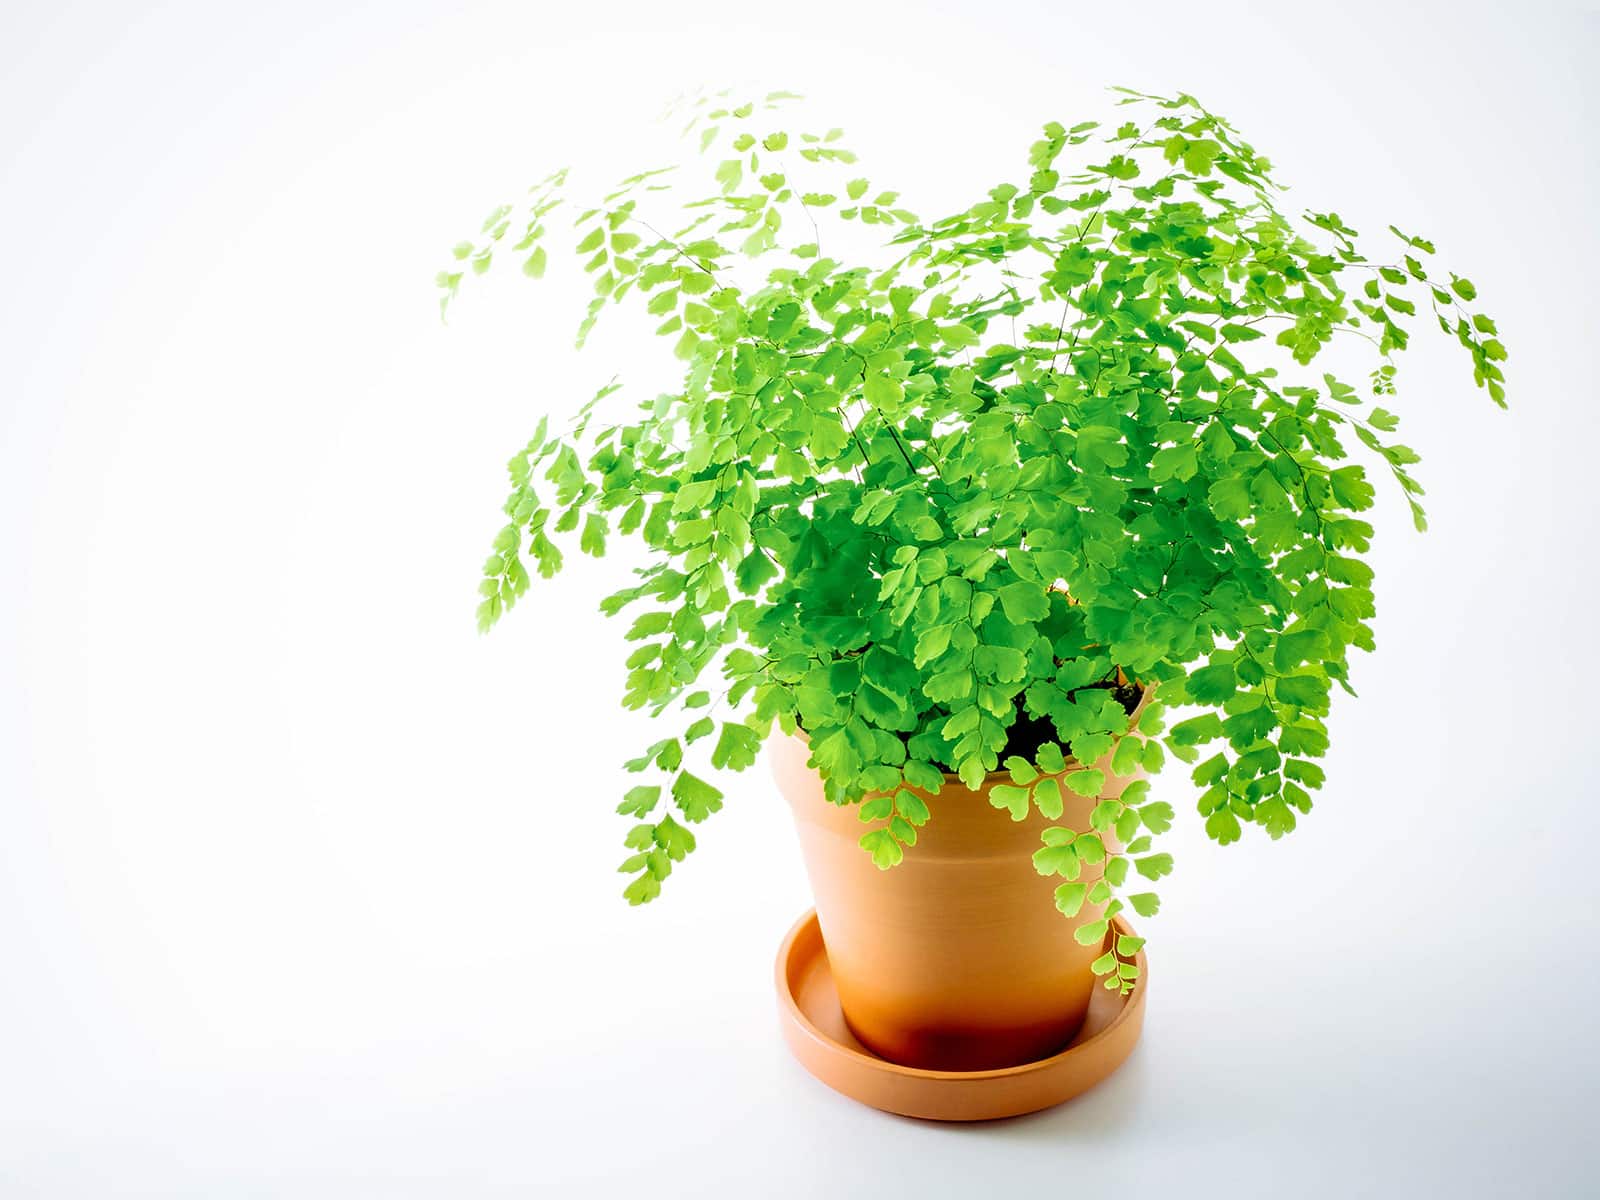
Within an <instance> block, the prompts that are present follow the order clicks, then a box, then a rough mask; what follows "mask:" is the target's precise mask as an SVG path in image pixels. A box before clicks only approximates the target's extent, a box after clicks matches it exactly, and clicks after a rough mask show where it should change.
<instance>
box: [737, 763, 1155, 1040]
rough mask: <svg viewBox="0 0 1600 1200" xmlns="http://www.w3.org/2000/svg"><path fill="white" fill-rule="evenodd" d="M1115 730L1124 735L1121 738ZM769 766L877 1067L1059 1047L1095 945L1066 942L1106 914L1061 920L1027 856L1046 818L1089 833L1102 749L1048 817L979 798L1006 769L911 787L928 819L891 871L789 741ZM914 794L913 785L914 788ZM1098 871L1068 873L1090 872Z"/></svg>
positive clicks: (1085, 1001) (1079, 1006)
mask: <svg viewBox="0 0 1600 1200" xmlns="http://www.w3.org/2000/svg"><path fill="white" fill-rule="evenodd" d="M1128 736H1137V735H1136V734H1129V735H1128ZM768 745H769V747H770V749H769V757H770V761H771V765H772V770H773V774H774V776H775V777H776V779H777V782H778V786H779V788H780V790H781V791H782V792H783V794H784V797H785V798H786V799H787V800H788V801H789V804H790V806H791V808H792V809H793V810H794V817H795V825H796V827H797V829H798V831H799V835H800V847H801V851H802V853H803V855H804V857H805V865H806V874H807V875H808V876H809V878H810V881H811V890H812V894H813V895H814V896H815V898H816V905H817V918H818V921H819V923H820V925H821V928H822V939H823V943H824V945H825V946H826V948H827V954H828V961H829V964H830V966H831V968H832V971H833V978H834V981H835V984H836V986H837V988H838V992H839V1002H840V1006H841V1007H842V1008H843V1010H844V1017H845V1020H846V1022H847V1023H848V1024H849V1026H850V1029H851V1032H853V1033H854V1034H855V1035H856V1037H857V1038H858V1039H859V1040H860V1041H861V1043H862V1044H863V1045H865V1046H866V1047H867V1048H868V1049H870V1050H872V1051H873V1052H874V1053H875V1054H878V1055H879V1056H880V1057H882V1058H885V1059H888V1060H889V1061H890V1062H895V1063H900V1064H902V1065H905V1066H911V1067H919V1068H923V1069H928V1070H947V1071H975V1070H988V1069H994V1068H1000V1067H1011V1066H1018V1065H1020V1064H1023V1063H1028V1062H1033V1061H1035V1060H1037V1059H1041V1058H1045V1057H1048V1056H1050V1055H1052V1054H1055V1053H1057V1052H1058V1051H1060V1050H1061V1049H1062V1048H1063V1047H1064V1046H1066V1044H1067V1043H1068V1042H1070V1041H1071V1040H1072V1038H1073V1036H1074V1035H1075V1034H1076V1033H1077V1032H1078V1029H1079V1027H1080V1026H1081V1025H1082V1024H1083V1020H1084V1017H1085V1015H1086V1014H1087V1012H1088V1008H1089V997H1090V995H1091V994H1092V991H1093V989H1094V987H1096V986H1097V981H1096V978H1095V975H1094V972H1093V971H1092V970H1091V969H1090V964H1091V963H1092V962H1093V961H1094V960H1095V959H1096V958H1098V957H1099V956H1100V954H1101V953H1102V951H1103V949H1104V947H1103V946H1102V945H1101V944H1100V943H1099V942H1095V943H1094V944H1092V945H1089V946H1080V945H1079V944H1078V942H1077V940H1076V938H1075V937H1074V936H1073V934H1074V932H1075V931H1076V930H1077V929H1078V928H1079V927H1080V926H1081V925H1083V924H1085V923H1088V922H1091V921H1095V920H1098V919H1099V918H1100V916H1101V915H1103V908H1102V907H1097V906H1093V905H1088V904H1086V905H1084V907H1083V909H1082V910H1081V911H1080V912H1079V914H1078V916H1077V917H1076V918H1073V919H1071V920H1069V919H1068V918H1066V917H1064V916H1062V915H1061V913H1060V912H1059V911H1057V909H1056V907H1055V889H1056V887H1057V885H1058V884H1060V883H1061V882H1063V881H1062V880H1061V879H1060V878H1059V877H1055V876H1051V877H1048V878H1047V877H1042V876H1040V875H1039V873H1038V872H1037V871H1036V870H1035V869H1034V865H1033V854H1034V851H1036V850H1038V849H1039V848H1040V845H1041V842H1040V834H1041V833H1042V832H1043V830H1044V829H1046V828H1048V827H1049V826H1052V825H1066V826H1069V827H1070V828H1073V829H1075V830H1079V831H1084V830H1087V829H1089V827H1090V826H1089V814H1090V812H1091V811H1092V810H1093V808H1094V806H1095V804H1096V803H1097V802H1098V801H1099V799H1101V798H1103V797H1114V796H1117V795H1120V794H1121V792H1122V789H1123V788H1125V787H1126V786H1127V785H1128V784H1129V783H1130V782H1132V780H1134V779H1136V778H1139V777H1140V775H1142V772H1139V773H1137V774H1134V775H1127V776H1122V777H1116V776H1113V775H1112V774H1111V771H1110V761H1109V760H1110V755H1107V756H1106V759H1105V760H1103V761H1101V762H1099V763H1096V764H1094V765H1096V766H1099V767H1100V768H1101V769H1102V770H1104V771H1105V772H1106V783H1105V787H1104V789H1103V790H1102V792H1101V795H1100V796H1096V797H1081V796H1077V795H1074V794H1073V793H1071V792H1070V791H1067V789H1065V788H1063V789H1062V792H1063V795H1064V799H1065V811H1064V812H1063V813H1062V815H1061V819H1060V820H1059V821H1048V820H1046V819H1045V818H1043V817H1042V816H1040V815H1039V813H1038V812H1037V811H1036V810H1034V809H1033V808H1032V807H1031V806H1030V808H1029V812H1028V816H1027V817H1026V818H1025V819H1024V820H1022V821H1013V820H1012V819H1011V816H1010V814H1009V813H1008V812H1006V811H1005V810H1004V809H997V808H995V807H993V806H992V805H991V804H990V803H989V796H988V793H989V790H990V788H991V787H993V786H994V785H995V784H999V783H1009V782H1010V779H1009V777H1008V776H1007V775H1005V774H999V773H997V774H994V775H991V776H989V778H988V779H987V780H986V781H985V783H984V786H983V787H982V788H981V789H979V790H977V791H973V790H972V789H970V788H968V787H966V786H965V785H963V784H962V783H961V782H960V780H958V779H955V778H953V777H952V778H949V779H947V781H946V783H945V785H944V788H943V789H942V790H941V791H940V792H939V794H938V795H936V796H928V795H927V794H926V793H919V794H921V795H923V798H924V799H925V800H926V801H927V803H928V807H929V809H930V810H931V813H932V815H931V817H930V818H929V820H928V822H927V824H925V825H924V826H923V827H922V828H921V829H920V830H919V831H918V835H917V844H916V845H915V846H913V847H908V848H907V850H906V854H905V859H904V861H903V862H901V863H900V864H899V865H898V866H896V867H892V868H890V869H889V870H887V871H881V870H879V869H878V868H877V867H876V866H874V865H873V862H872V859H871V858H870V857H869V856H868V854H867V853H866V851H864V850H862V849H861V847H860V845H859V844H858V843H859V841H860V838H861V835H862V834H863V833H865V832H866V831H867V830H868V829H869V828H871V827H872V826H869V825H865V824H863V823H862V822H861V820H860V818H859V817H858V815H857V809H856V806H854V805H849V806H845V807H840V806H838V805H834V804H830V803H829V802H828V801H827V799H826V798H825V797H824V794H823V788H822V778H821V776H820V775H819V774H818V773H817V771H816V770H815V769H814V768H813V767H810V766H808V765H807V763H808V760H809V758H810V754H811V752H810V747H809V745H808V744H807V742H806V740H805V738H804V737H803V736H801V735H798V734H796V735H793V736H789V737H782V736H779V737H774V738H773V739H771V741H770V742H769V743H768ZM912 790H913V791H915V790H917V789H912ZM1098 877H1099V868H1092V869H1086V870H1085V872H1084V874H1083V875H1082V876H1081V877H1080V878H1082V879H1084V880H1088V881H1090V882H1092V881H1093V880H1094V879H1096V878H1098Z"/></svg>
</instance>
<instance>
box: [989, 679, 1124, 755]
mask: <svg viewBox="0 0 1600 1200" xmlns="http://www.w3.org/2000/svg"><path fill="white" fill-rule="evenodd" d="M1089 686H1090V687H1097V688H1105V689H1106V690H1108V691H1110V692H1111V693H1112V694H1113V695H1115V696H1116V698H1117V703H1118V704H1120V705H1122V710H1123V711H1124V712H1126V713H1127V714H1128V715H1129V716H1132V715H1133V710H1134V709H1135V708H1137V707H1138V706H1139V697H1140V696H1142V695H1143V694H1144V693H1143V692H1142V691H1140V690H1139V688H1138V687H1137V686H1136V685H1134V684H1132V683H1113V682H1110V681H1108V682H1106V683H1096V684H1091V685H1089ZM1084 690H1087V689H1084ZM1006 735H1007V736H1006V745H1005V749H1003V750H1001V751H1000V761H1001V762H1005V760H1006V759H1008V758H1010V757H1011V756H1012V755H1013V754H1015V755H1018V756H1020V757H1022V758H1025V759H1027V760H1028V761H1029V762H1033V761H1034V760H1035V758H1036V756H1037V754H1038V752H1039V747H1040V746H1042V745H1044V744H1045V743H1046V742H1054V741H1057V740H1059V739H1058V737H1057V735H1056V727H1055V725H1054V724H1053V723H1052V722H1051V720H1050V718H1049V717H1030V716H1029V715H1028V714H1027V713H1026V712H1025V711H1023V707H1022V698H1021V697H1020V696H1019V697H1018V698H1017V720H1016V724H1014V725H1012V726H1011V728H1010V729H1008V730H1006ZM1062 749H1063V750H1065V751H1067V752H1068V753H1071V749H1070V747H1067V746H1063V747H1062Z"/></svg>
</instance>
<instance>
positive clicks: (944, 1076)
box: [777, 909, 1149, 1121]
mask: <svg viewBox="0 0 1600 1200" xmlns="http://www.w3.org/2000/svg"><path fill="white" fill-rule="evenodd" d="M1113 928H1114V931H1115V932H1117V933H1132V932H1133V931H1132V929H1131V928H1130V927H1129V926H1128V924H1127V923H1126V922H1125V921H1123V920H1122V918H1121V917H1118V918H1117V919H1116V920H1115V922H1114V923H1113ZM1138 961H1139V978H1140V983H1139V985H1138V986H1137V987H1135V988H1134V989H1133V993H1132V994H1131V995H1129V996H1127V997H1122V996H1117V995H1114V994H1113V993H1111V992H1109V991H1107V990H1106V989H1105V988H1103V987H1098V986H1097V987H1096V988H1095V989H1094V999H1093V1000H1092V1001H1091V1002H1090V1004H1089V1016H1088V1019H1087V1020H1086V1021H1085V1022H1084V1025H1083V1028H1082V1029H1081V1030H1080V1031H1079V1033H1078V1036H1077V1037H1076V1038H1074V1039H1073V1040H1072V1042H1071V1044H1070V1045H1068V1046H1067V1048H1066V1049H1064V1050H1062V1051H1061V1052H1060V1053H1059V1054H1054V1055H1052V1056H1051V1057H1049V1058H1042V1059H1039V1060H1038V1061H1037V1062H1031V1063H1024V1064H1023V1065H1022V1066H1020V1067H1005V1068H1001V1069H999V1070H993V1071H925V1070H921V1069H919V1068H916V1067H903V1066H900V1065H899V1064H898V1063H892V1062H889V1061H888V1060H886V1059H882V1058H879V1057H878V1056H877V1055H875V1054H873V1053H872V1051H870V1050H868V1049H866V1048H865V1047H864V1046H862V1045H861V1043H860V1042H858V1041H857V1040H856V1039H855V1036H854V1035H853V1034H852V1033H851V1032H850V1029H849V1027H848V1026H847V1025H846V1024H845V1021H844V1013H843V1012H842V1011H841V1010H840V1008H839V995H838V993H837V992H836V991H835V990H834V986H833V972H832V970H831V969H830V968H829V966H828V954H827V951H826V950H825V949H824V948H823V944H822V929H821V927H820V926H819V925H818V924H817V914H816V910H814V909H813V910H812V911H810V912H808V913H806V915H805V916H803V917H801V918H800V920H799V921H797V922H796V923H795V926H794V928H793V929H791V930H789V935H788V936H787V937H785V938H784V939H783V945H782V946H781V947H780V948H779V950H778V963H777V983H778V1012H779V1019H780V1021H781V1022H782V1025H783V1036H784V1040H785V1041H787V1042H788V1043H789V1049H790V1050H792V1051H793V1052H794V1056H795V1057H796V1058H798V1059H799V1060H800V1063H801V1065H802V1066H804V1067H805V1069H806V1070H808V1071H810V1072H811V1073H812V1074H813V1075H815V1076H816V1077H817V1078H818V1079H820V1080H822V1082H823V1083H825V1084H827V1085H828V1086H829V1087H831V1088H833V1089H834V1090H835V1091H837V1092H842V1093H843V1094H844V1095H846V1096H849V1097H850V1098H851V1099H852V1100H859V1101H861V1103H863V1104H870V1105H871V1106H872V1107H873V1108H881V1109H883V1110H884V1111H885V1112H892V1113H899V1114H901V1115H902V1116H907V1117H922V1118H925V1119H928V1120H933V1121H987V1120H992V1119H993V1118H996V1117H1015V1116H1019V1115H1021V1114H1022V1113H1029V1112H1036V1111H1038V1110H1039V1109H1041V1108H1049V1107H1050V1106H1051V1105H1054V1104H1060V1103H1061V1102H1062V1101H1063V1100H1070V1099H1071V1098H1072V1097H1073V1096H1076V1095H1078V1094H1079V1093H1080V1092H1085V1091H1087V1090H1088V1089H1090V1088H1092V1087H1093V1086H1094V1085H1095V1084H1097V1083H1099V1082H1100V1081H1101V1080H1102V1079H1105V1078H1106V1077H1107V1076H1108V1075H1110V1074H1111V1073H1112V1072H1113V1071H1115V1070H1116V1069H1117V1068H1118V1067H1120V1066H1121V1065H1122V1063H1123V1060H1124V1059H1126V1058H1127V1057H1128V1055H1129V1054H1130V1053H1131V1052H1132V1050H1133V1047H1134V1044H1135V1043H1136V1042H1137V1041H1138V1040H1139V1031H1140V1030H1141V1029H1142V1028H1143V1026H1144V996H1145V991H1146V990H1147V988H1148V986H1149V965H1148V964H1147V963H1146V961H1145V955H1144V951H1142V950H1141V951H1140V952H1139V958H1138Z"/></svg>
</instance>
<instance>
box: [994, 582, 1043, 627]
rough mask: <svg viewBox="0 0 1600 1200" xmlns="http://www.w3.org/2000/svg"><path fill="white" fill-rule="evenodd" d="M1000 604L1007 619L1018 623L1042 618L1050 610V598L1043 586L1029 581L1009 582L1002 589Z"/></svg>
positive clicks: (1023, 623)
mask: <svg viewBox="0 0 1600 1200" xmlns="http://www.w3.org/2000/svg"><path fill="white" fill-rule="evenodd" d="M1000 606H1001V608H1003V609H1004V610H1005V614H1006V619H1007V620H1009V621H1012V622H1013V623H1015V624H1017V625H1027V624H1031V623H1032V622H1034V621H1039V620H1042V619H1043V618H1044V617H1045V616H1047V615H1048V614H1049V612H1050V599H1049V597H1048V596H1046V595H1045V591H1044V589H1043V588H1041V587H1040V586H1038V585H1037V584H1033V583H1027V582H1021V581H1019V582H1017V583H1008V584H1006V586H1005V587H1003V588H1001V589H1000Z"/></svg>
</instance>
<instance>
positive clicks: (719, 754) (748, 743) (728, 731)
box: [711, 722, 761, 771]
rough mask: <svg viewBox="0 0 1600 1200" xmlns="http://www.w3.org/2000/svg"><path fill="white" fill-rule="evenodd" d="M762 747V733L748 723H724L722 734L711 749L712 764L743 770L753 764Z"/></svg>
mask: <svg viewBox="0 0 1600 1200" xmlns="http://www.w3.org/2000/svg"><path fill="white" fill-rule="evenodd" d="M760 749H761V735H760V734H758V733H757V732H756V731H755V730H754V729H751V728H750V727H749V726H748V725H733V724H729V723H727V722H724V723H723V726H722V735H721V736H720V737H719V738H717V744H716V746H715V747H713V749H712V751H711V765H712V766H713V767H716V768H717V769H718V770H723V769H727V770H731V771H742V770H744V769H745V768H746V767H749V766H753V765H754V764H755V761H756V753H757V752H758V751H759V750H760Z"/></svg>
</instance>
